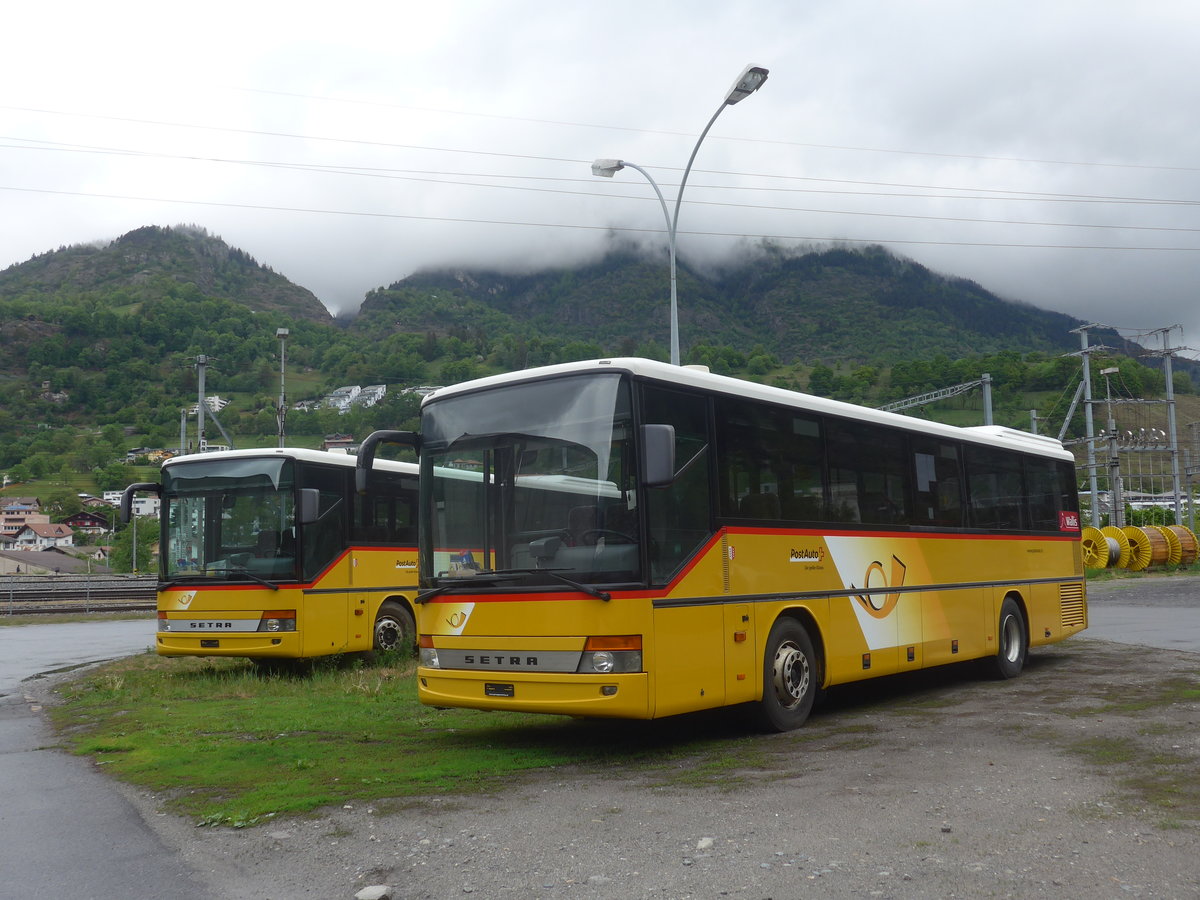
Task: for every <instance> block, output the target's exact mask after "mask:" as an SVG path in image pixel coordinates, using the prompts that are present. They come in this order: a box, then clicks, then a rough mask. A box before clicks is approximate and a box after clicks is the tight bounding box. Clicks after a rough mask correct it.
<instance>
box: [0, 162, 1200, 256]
mask: <svg viewBox="0 0 1200 900" xmlns="http://www.w3.org/2000/svg"><path fill="white" fill-rule="evenodd" d="M5 139H8V140H11V139H12V138H5ZM18 140H19V139H18ZM0 147H2V145H0ZM20 149H26V148H20ZM33 149H38V148H33ZM54 149H56V150H64V151H66V150H69V151H70V152H97V153H109V152H111V153H116V154H119V155H129V156H137V157H151V158H166V159H182V160H189V161H194V162H215V163H221V164H230V165H245V166H255V167H266V168H279V169H287V170H290V171H308V172H316V173H319V174H331V175H345V176H352V177H370V178H387V179H392V180H402V181H416V182H421V183H425V184H443V185H450V186H454V187H478V188H490V189H493V190H521V191H527V192H531V193H547V194H562V195H568V196H585V197H601V198H604V199H624V200H636V201H639V202H643V201H651V200H653V199H654V198H652V197H647V196H645V195H642V194H636V195H634V194H612V193H598V192H596V191H570V190H564V189H561V188H541V187H529V186H527V185H523V184H489V183H486V182H479V181H452V180H447V178H448V177H449V176H457V177H464V178H504V179H510V180H512V179H517V180H522V181H530V180H534V181H542V182H545V181H556V182H567V183H573V184H584V183H588V184H590V183H591V181H590V180H589V179H582V178H581V179H566V178H547V177H543V176H510V175H502V174H501V175H496V174H491V173H449V172H447V173H441V172H436V171H431V170H415V172H414V170H404V169H385V168H371V169H362V168H358V167H345V166H323V165H320V166H319V165H312V164H308V163H285V162H269V161H263V160H246V159H228V158H221V157H211V156H196V155H188V154H162V153H151V152H146V151H134V150H122V149H119V148H96V147H84V146H78V145H76V146H71V147H61V146H60V147H56V148H54ZM464 152H469V151H464ZM580 164H582V161H580ZM401 173H412V174H401ZM430 175H433V176H439V177H424V176H430ZM440 176H446V177H440ZM697 187H710V186H706V185H699V186H697ZM711 187H716V188H717V189H735V190H736V189H737V188H732V187H728V186H711ZM751 190H772V189H760V188H751ZM179 202H183V201H179ZM688 202H689V205H696V206H719V207H728V208H735V209H746V210H765V211H771V212H799V213H808V214H818V215H841V216H865V217H873V218H894V219H911V220H917V221H930V222H959V223H973V224H987V225H1020V226H1036V227H1043V228H1095V229H1104V230H1110V231H1163V232H1179V233H1200V228H1187V227H1181V226H1166V225H1120V224H1109V223H1088V222H1034V221H1027V220H1017V219H987V218H980V217H972V216H935V215H926V214H919V213H889V212H878V211H870V210H846V209H822V208H816V207H794V206H775V205H763V204H751V203H731V202H725V201H715V200H690V201H688Z"/></svg>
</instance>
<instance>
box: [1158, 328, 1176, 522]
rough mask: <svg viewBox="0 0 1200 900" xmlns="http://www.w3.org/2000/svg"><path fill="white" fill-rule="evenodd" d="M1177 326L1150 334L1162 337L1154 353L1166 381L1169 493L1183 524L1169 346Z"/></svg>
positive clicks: (1171, 350) (1172, 350) (1172, 376)
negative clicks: (1161, 366)
mask: <svg viewBox="0 0 1200 900" xmlns="http://www.w3.org/2000/svg"><path fill="white" fill-rule="evenodd" d="M1173 328H1178V329H1180V332H1181V333H1182V330H1183V326H1181V325H1171V326H1168V327H1167V328H1159V329H1157V330H1156V331H1152V332H1150V334H1161V335H1162V337H1163V348H1162V350H1159V351H1157V352H1156V353H1155V354H1154V355H1155V356H1161V357H1162V358H1163V377H1164V378H1165V379H1166V382H1167V435H1168V440H1169V442H1170V443H1169V447H1170V453H1171V493H1172V496H1173V499H1174V505H1175V524H1176V525H1182V524H1183V509H1182V506H1181V503H1180V491H1181V482H1180V477H1179V439H1178V437H1177V436H1176V434H1175V376H1174V373H1173V372H1172V371H1171V359H1172V358H1173V357H1174V355H1175V350H1176V349H1178V348H1172V347H1171V346H1170V343H1171V340H1170V335H1171V329H1173Z"/></svg>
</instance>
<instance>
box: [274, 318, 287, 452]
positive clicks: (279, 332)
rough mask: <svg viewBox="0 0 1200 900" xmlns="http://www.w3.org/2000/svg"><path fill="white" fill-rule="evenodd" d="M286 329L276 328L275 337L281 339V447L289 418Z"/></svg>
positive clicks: (279, 413)
mask: <svg viewBox="0 0 1200 900" xmlns="http://www.w3.org/2000/svg"><path fill="white" fill-rule="evenodd" d="M288 334H289V332H288V330H287V329H286V328H276V329H275V337H277V338H279V410H278V415H279V446H280V448H282V447H283V434H284V419H285V418H287V392H286V391H285V390H284V387H283V377H284V373H285V372H286V371H287V339H288Z"/></svg>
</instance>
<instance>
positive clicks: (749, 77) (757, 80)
mask: <svg viewBox="0 0 1200 900" xmlns="http://www.w3.org/2000/svg"><path fill="white" fill-rule="evenodd" d="M767 71H768V70H767V69H764V68H762V67H761V66H746V68H745V69H743V70H742V74H741V75H739V76H738V77H737V80H736V81H734V83H733V86H732V87H731V88H730V89H729V90H728V91H726V92H725V99H724V100H722V101H721V105H720V106H718V107H717V111H716V112H715V113H713V115H712V118H711V119H709V120H708V124H707V125H705V126H704V130H703V131H702V132H700V137H699V138H698V139H697V140H696V146H695V147H693V148H692V155H691V156H690V157H688V162H687V167H686V168H685V169H684V170H683V178H682V179H681V180H680V182H679V190H678V191H677V192H676V194H675V215H674V216H673V217H672V216H669V215H668V214H667V201H666V200H664V199H663V195H662V191H660V190H659V189H658V185H657V184H656V183H655V181H654V179H653V178H651V177H650V173H649V172H647V171H646V170H645V169H643V168H642V167H641V166H638V165H635V164H634V163H631V162H629V160H627V159H598V160H596V161H595V162H594V163H592V174H593V175H599V176H601V177H603V178H612V177H613V175H615V174H616V173H617V172H619V171H621V169H624V168H630V169H635V170H636V171H638V172H641V173H642V174H643V175H645V176H646V180H647V181H649V182H650V186H651V187H653V188H654V193H656V194H657V195H658V200H659V202H660V203H661V204H662V208H663V216H664V217H665V218H666V220H667V246H668V248H669V250H670V253H671V365H673V366H677V365H679V302H678V294H677V291H676V285H675V235H676V233H677V231H678V228H679V202H680V200H682V199H683V189H684V187H686V186H687V180H688V175H689V174H690V173H691V171H692V163H693V162H694V161H695V159H696V153H697V152H699V150H700V145H701V144H702V143H703V142H704V138H705V136H706V135H707V134H708V130H709V129H710V128H712V126H713V123H714V122H715V121H717V116H719V115H720V114H721V111H722V110H724V109H725V107H726V106H733V105H734V104H735V103H738V102H740V101H742V100H744V99H746V98H747V97H749V96H750V95H751V94H753V93H754V92H755V91H757V90H758V89H759V88H760V87H762V86H763V83H764V82H765V81H766V80H767Z"/></svg>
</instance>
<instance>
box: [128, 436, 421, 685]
mask: <svg viewBox="0 0 1200 900" xmlns="http://www.w3.org/2000/svg"><path fill="white" fill-rule="evenodd" d="M354 469H355V466H354V457H353V456H348V455H346V454H344V453H330V452H325V451H320V450H303V449H262V450H230V451H222V452H214V453H200V454H194V455H190V456H180V457H175V458H174V459H170V460H167V461H166V462H165V463H163V466H162V480H161V482H159V483H155V484H147V483H141V484H133V485H130V486H129V487H128V488H126V490H125V493H124V496H123V497H122V510H121V515H122V518H124V519H126V520H128V512H129V507H130V505H131V503H132V498H133V495H134V494H135V493H137V492H139V491H149V492H153V493H156V494H158V495H159V497H160V498H161V501H162V502H161V511H160V527H161V535H160V541H159V547H160V551H159V584H158V633H157V637H156V641H155V646H156V649H157V651H158V653H159V654H160V655H162V656H244V657H250V658H252V659H255V660H256V661H260V662H263V663H270V662H278V661H283V660H296V659H305V658H309V657H316V656H323V655H328V654H334V653H347V652H358V651H373V650H405V649H409V650H410V649H412V648H413V647H414V646H415V641H414V636H415V625H414V617H413V604H412V601H413V598H414V597H415V595H416V593H417V571H418V569H417V546H416V544H417V520H416V506H417V467H416V465H415V464H413V463H398V462H397V463H383V462H381V463H380V466H379V468H378V470H377V471H376V472H375V477H374V478H373V480H372V490H371V493H370V494H367V495H364V496H359V495H358V494H357V492H356V491H355V490H354Z"/></svg>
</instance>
